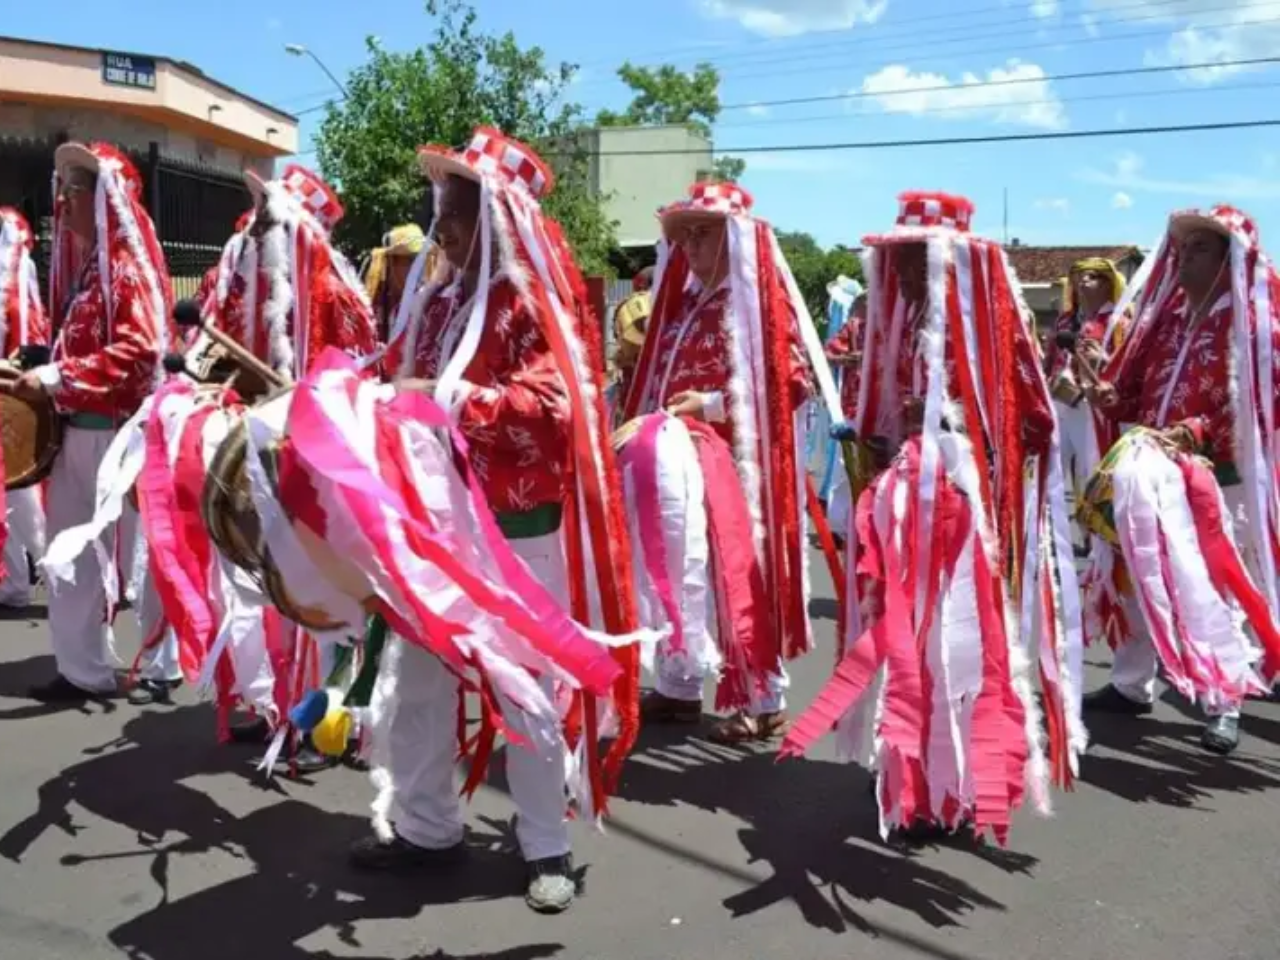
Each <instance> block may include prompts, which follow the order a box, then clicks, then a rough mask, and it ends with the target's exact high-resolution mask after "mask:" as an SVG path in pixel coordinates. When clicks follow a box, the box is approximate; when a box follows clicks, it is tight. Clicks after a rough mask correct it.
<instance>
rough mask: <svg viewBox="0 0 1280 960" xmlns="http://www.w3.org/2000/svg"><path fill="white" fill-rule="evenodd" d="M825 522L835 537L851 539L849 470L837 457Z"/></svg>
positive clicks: (851, 491) (851, 503) (851, 498)
mask: <svg viewBox="0 0 1280 960" xmlns="http://www.w3.org/2000/svg"><path fill="white" fill-rule="evenodd" d="M827 523H828V525H829V526H830V527H831V532H832V533H834V534H835V535H836V536H837V537H841V538H843V539H844V540H845V541H846V542H849V541H852V540H853V536H852V534H851V531H850V529H849V527H850V524H852V523H853V489H852V488H851V487H850V486H849V472H848V471H847V470H845V468H844V464H843V462H841V461H840V460H839V459H837V460H836V469H835V477H834V479H833V481H832V483H831V496H830V497H829V499H828V502H827Z"/></svg>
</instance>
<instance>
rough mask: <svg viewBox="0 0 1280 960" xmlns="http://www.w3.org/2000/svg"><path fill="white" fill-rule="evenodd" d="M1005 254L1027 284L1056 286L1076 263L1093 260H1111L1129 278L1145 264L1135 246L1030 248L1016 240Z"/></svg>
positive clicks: (1019, 277)
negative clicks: (1102, 258)
mask: <svg viewBox="0 0 1280 960" xmlns="http://www.w3.org/2000/svg"><path fill="white" fill-rule="evenodd" d="M1005 252H1006V253H1007V254H1008V255H1009V263H1010V264H1011V265H1012V266H1013V269H1014V271H1015V272H1016V273H1017V274H1018V280H1019V281H1020V282H1022V283H1024V284H1026V283H1057V282H1058V281H1059V280H1061V279H1062V278H1063V277H1065V276H1066V275H1067V274H1068V273H1070V272H1071V265H1072V264H1073V263H1075V262H1076V261H1077V260H1085V259H1088V258H1090V257H1104V258H1106V259H1107V260H1111V261H1112V262H1114V263H1115V264H1116V266H1117V267H1119V268H1120V272H1121V273H1123V274H1125V275H1126V276H1127V275H1128V274H1129V273H1131V272H1132V271H1133V270H1134V269H1136V267H1137V265H1138V264H1140V263H1141V262H1142V250H1141V249H1139V248H1138V247H1136V246H1134V245H1132V244H1127V245H1123V246H1080V247H1028V246H1025V245H1023V244H1021V243H1019V242H1018V241H1017V240H1014V241H1013V242H1012V243H1009V244H1007V245H1006V246H1005ZM1126 267H1128V269H1126Z"/></svg>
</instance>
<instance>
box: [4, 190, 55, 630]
mask: <svg viewBox="0 0 1280 960" xmlns="http://www.w3.org/2000/svg"><path fill="white" fill-rule="evenodd" d="M34 246H35V237H34V235H33V234H32V232H31V227H30V225H29V224H28V223H27V221H26V218H24V217H23V216H22V214H21V213H19V212H18V211H17V210H15V209H13V208H12V207H0V343H3V345H4V354H3V356H4V357H6V358H8V359H10V360H18V361H19V362H21V361H22V359H23V357H24V353H25V354H26V355H27V356H30V348H32V347H35V348H43V349H44V350H47V349H48V344H49V321H48V317H47V316H46V314H45V311H44V303H43V302H42V301H41V299H40V279H39V277H38V276H37V274H36V265H35V262H34V261H33V260H32V259H31V251H32V249H33V248H34ZM3 466H4V465H3V464H2V463H0V468H2V467H3ZM0 496H3V498H4V499H3V500H0V515H2V516H4V518H5V522H4V524H3V525H0V541H2V542H3V545H4V546H3V556H4V570H3V576H4V579H3V581H0V606H6V607H25V606H26V605H27V603H28V602H29V601H30V599H31V571H30V567H29V565H28V558H30V559H31V560H36V561H38V560H40V559H41V557H43V555H44V533H45V531H44V506H43V504H42V503H41V502H40V491H39V489H38V487H34V486H32V487H25V488H23V489H21V490H9V491H7V492H5V491H4V489H3V486H0Z"/></svg>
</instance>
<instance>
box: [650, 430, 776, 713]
mask: <svg viewBox="0 0 1280 960" xmlns="http://www.w3.org/2000/svg"><path fill="white" fill-rule="evenodd" d="M657 474H658V506H659V515H660V517H661V523H662V538H663V544H664V545H665V548H666V554H667V557H666V559H667V580H668V582H669V583H670V584H671V588H672V591H673V592H674V593H675V594H676V596H675V601H676V604H677V606H678V607H679V613H680V618H681V627H682V640H683V649H682V650H675V649H673V648H672V646H671V643H670V641H668V640H664V641H663V642H662V643H660V644H659V645H658V649H657V651H656V653H655V656H654V675H655V676H654V688H655V689H656V690H657V691H658V693H659V694H661V695H662V696H664V697H670V698H672V699H673V700H686V701H696V702H698V703H701V702H702V697H703V687H704V685H705V683H706V680H707V678H708V677H715V676H716V675H717V674H718V673H719V670H720V666H721V657H720V651H719V650H718V649H717V647H716V643H715V640H714V638H713V635H712V633H711V629H712V625H713V624H714V623H715V621H716V618H715V612H714V609H713V607H712V605H713V604H714V602H715V596H714V591H713V590H712V588H711V573H712V569H711V548H710V542H709V540H708V532H709V531H708V526H707V509H706V489H705V487H704V484H703V477H702V470H701V469H700V468H699V466H698V455H697V451H696V450H695V449H694V445H693V440H692V439H691V438H690V436H689V433H688V431H687V430H686V429H685V428H684V427H683V425H681V424H680V423H678V422H674V421H673V422H669V423H667V424H665V425H664V426H663V427H662V431H661V432H660V433H659V434H658V440H657ZM626 488H627V493H628V496H631V494H632V490H633V488H632V484H631V482H630V479H629V478H628V481H627V483H626ZM632 503H633V506H632V509H630V510H629V511H628V513H629V514H630V516H631V517H632V518H633V523H632V543H633V544H634V547H635V550H636V556H635V558H634V560H633V567H634V569H635V576H636V580H637V588H638V589H637V593H638V595H639V599H640V610H641V615H642V617H643V618H644V622H645V625H646V626H650V627H659V626H663V625H665V624H666V623H667V614H666V611H665V610H664V609H663V608H662V605H661V603H660V602H659V600H658V596H657V592H656V590H655V589H654V586H653V584H652V582H651V581H650V578H649V576H648V572H647V570H646V567H645V562H644V556H643V550H644V547H643V546H642V540H641V535H640V532H639V530H638V526H637V524H636V523H635V521H634V518H635V517H636V516H637V512H636V510H635V508H634V501H632ZM787 683H788V678H787V673H786V668H785V667H784V666H783V664H782V662H781V660H779V662H778V669H777V672H776V673H774V674H772V675H770V677H769V678H768V688H767V690H766V691H765V693H764V694H763V695H761V694H759V692H754V693H753V696H755V697H756V698H757V700H755V701H753V703H752V707H751V711H750V712H751V713H752V714H753V715H758V714H761V713H773V712H775V711H778V710H781V709H783V707H784V706H785V702H784V699H785V698H784V693H785V691H786V688H787Z"/></svg>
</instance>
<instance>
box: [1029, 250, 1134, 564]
mask: <svg viewBox="0 0 1280 960" xmlns="http://www.w3.org/2000/svg"><path fill="white" fill-rule="evenodd" d="M1123 293H1124V277H1122V276H1121V275H1120V271H1119V270H1117V269H1116V265H1115V264H1114V263H1112V262H1111V261H1110V260H1108V259H1106V258H1105V257H1089V258H1087V259H1084V260H1078V261H1077V262H1076V263H1074V264H1072V266H1071V272H1070V273H1069V274H1068V276H1067V278H1066V279H1065V280H1064V281H1063V286H1062V311H1061V313H1060V314H1059V315H1058V319H1057V322H1056V323H1055V324H1054V328H1053V334H1054V335H1053V339H1052V340H1051V341H1050V343H1049V350H1048V353H1047V355H1046V357H1045V369H1046V371H1047V372H1048V376H1049V390H1050V392H1051V393H1052V394H1053V402H1054V410H1055V412H1056V414H1057V417H1058V431H1059V434H1060V436H1061V438H1062V456H1063V468H1064V470H1065V472H1066V476H1067V479H1068V481H1069V482H1070V484H1071V493H1072V496H1073V497H1074V499H1075V500H1076V501H1078V500H1079V498H1080V496H1081V495H1082V494H1083V493H1084V487H1085V483H1086V482H1088V479H1089V475H1090V474H1091V473H1092V472H1093V468H1094V467H1095V466H1096V465H1097V463H1098V460H1099V458H1100V456H1101V453H1105V452H1106V451H1107V450H1108V449H1110V447H1111V443H1113V442H1115V440H1116V439H1119V438H1118V437H1112V436H1110V431H1109V429H1108V424H1107V422H1106V421H1105V420H1101V419H1100V420H1095V419H1094V416H1093V411H1092V409H1091V408H1090V406H1089V403H1088V401H1087V400H1086V399H1085V387H1087V386H1089V385H1090V384H1092V383H1094V382H1096V380H1097V371H1098V370H1100V369H1101V367H1102V366H1103V365H1104V364H1105V363H1106V360H1107V358H1108V357H1109V356H1110V355H1111V354H1112V353H1113V352H1114V351H1115V350H1116V348H1117V347H1118V346H1119V342H1120V339H1121V338H1122V337H1123V335H1124V326H1125V325H1124V323H1123V322H1117V323H1115V324H1112V323H1111V322H1110V321H1111V314H1112V311H1113V310H1114V309H1115V305H1116V304H1117V303H1119V302H1120V297H1121V295H1122V294H1123ZM1108 332H1110V334H1111V336H1110V340H1109V341H1104V340H1103V338H1104V337H1105V336H1106V335H1107V334H1108ZM1099 431H1101V432H1100V433H1099ZM1077 552H1081V550H1080V549H1079V548H1078V549H1077Z"/></svg>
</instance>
